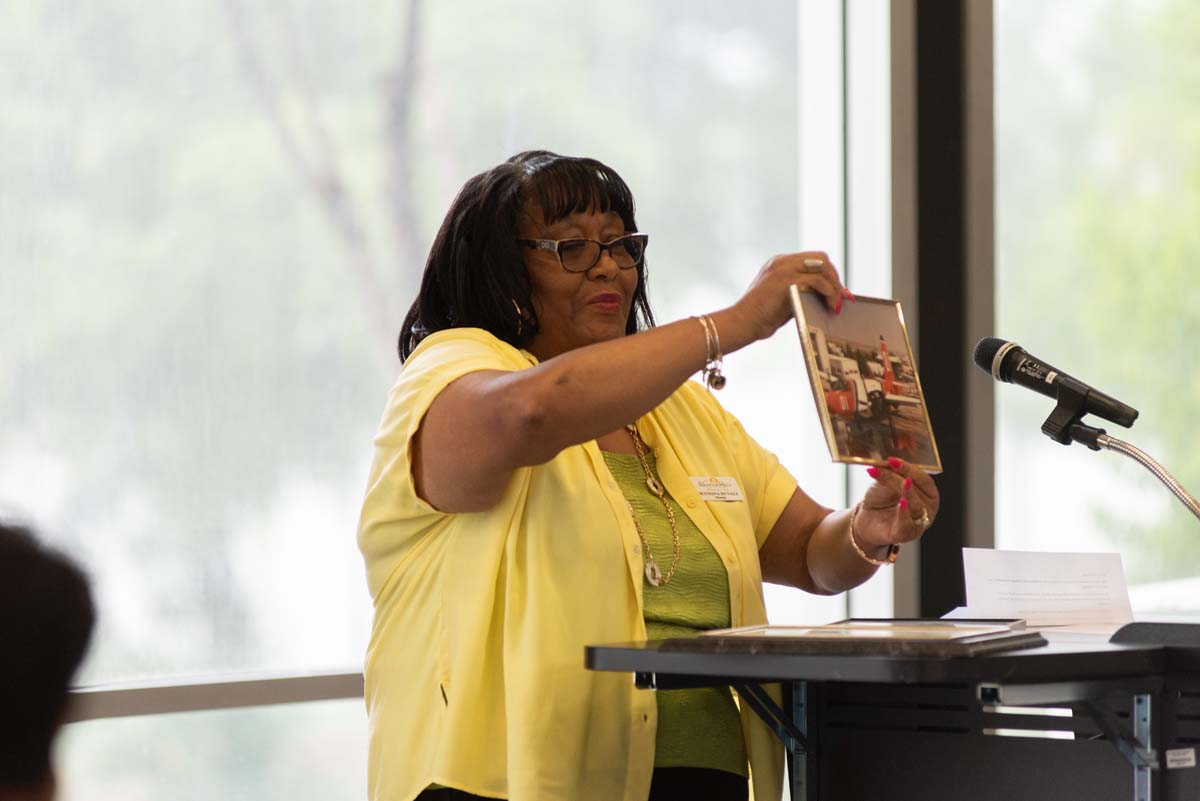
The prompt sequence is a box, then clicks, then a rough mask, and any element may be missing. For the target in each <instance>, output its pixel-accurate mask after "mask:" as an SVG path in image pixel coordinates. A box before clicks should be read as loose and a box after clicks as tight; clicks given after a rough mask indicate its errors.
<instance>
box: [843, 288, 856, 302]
mask: <svg viewBox="0 0 1200 801" xmlns="http://www.w3.org/2000/svg"><path fill="white" fill-rule="evenodd" d="M842 297H843V298H846V299H847V300H854V293H853V292H851V291H850V290H849V289H843V290H842Z"/></svg>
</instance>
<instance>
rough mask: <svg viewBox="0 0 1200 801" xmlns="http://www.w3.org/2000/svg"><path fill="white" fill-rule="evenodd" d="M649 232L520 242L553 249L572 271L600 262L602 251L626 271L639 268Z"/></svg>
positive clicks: (563, 264)
mask: <svg viewBox="0 0 1200 801" xmlns="http://www.w3.org/2000/svg"><path fill="white" fill-rule="evenodd" d="M649 238H650V237H649V236H647V235H646V234H625V236H618V237H617V238H616V239H614V240H612V241H611V242H597V241H596V240H595V239H518V240H517V244H519V245H524V246H525V247H527V248H533V249H534V250H549V251H553V252H554V253H555V255H557V256H558V263H559V264H561V265H562V268H563V269H564V270H566V271H567V272H569V273H586V272H587V271H588V270H590V269H592V268H593V267H595V266H596V262H598V261H600V254H601V253H603V252H604V251H606V250H607V251H608V255H609V256H611V257H612V260H613V261H615V262H616V263H617V266H618V267H620V268H621V269H622V270H628V269H630V268H632V267H637V266H638V265H639V264H641V263H642V257H643V256H645V255H646V242H647V240H649Z"/></svg>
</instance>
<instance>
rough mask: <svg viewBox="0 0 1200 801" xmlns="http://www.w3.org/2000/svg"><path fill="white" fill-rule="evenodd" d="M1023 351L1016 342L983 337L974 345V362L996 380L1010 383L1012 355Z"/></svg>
mask: <svg viewBox="0 0 1200 801" xmlns="http://www.w3.org/2000/svg"><path fill="white" fill-rule="evenodd" d="M1024 352H1025V351H1024V350H1022V349H1021V346H1020V345H1018V344H1017V343H1016V342H1009V341H1008V340H1005V339H996V338H995V337H984V338H983V339H981V340H979V343H978V344H977V345H975V363H976V364H977V365H979V369H981V370H983V371H984V372H987V373H991V375H992V378H994V379H996V380H997V381H1004V382H1005V383H1012V380H1013V379H1012V374H1011V370H1012V367H1013V356H1015V355H1016V354H1019V353H1024Z"/></svg>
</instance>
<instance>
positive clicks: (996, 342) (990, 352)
mask: <svg viewBox="0 0 1200 801" xmlns="http://www.w3.org/2000/svg"><path fill="white" fill-rule="evenodd" d="M1007 344H1008V343H1007V342H1005V341H1004V340H1003V339H996V338H995V337H984V338H983V339H981V340H979V342H978V343H976V345H975V363H976V364H977V365H979V369H981V370H985V371H987V372H989V373H990V372H992V362H993V361H994V360H995V359H996V354H997V353H999V352H1000V349H1001V348H1002V347H1004V346H1005V345H1007Z"/></svg>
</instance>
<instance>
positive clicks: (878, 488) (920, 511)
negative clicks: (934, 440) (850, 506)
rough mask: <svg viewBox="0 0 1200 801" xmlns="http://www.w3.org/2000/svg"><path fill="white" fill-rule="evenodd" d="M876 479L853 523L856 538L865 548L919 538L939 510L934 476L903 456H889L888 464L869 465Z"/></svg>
mask: <svg viewBox="0 0 1200 801" xmlns="http://www.w3.org/2000/svg"><path fill="white" fill-rule="evenodd" d="M867 473H868V474H869V475H870V476H871V478H873V479H875V483H874V484H873V485H872V486H871V488H870V489H868V490H867V493H866V495H864V496H863V499H862V507H861V509H860V510H859V513H858V516H857V518H856V520H855V523H854V532H853V535H854V538H855V539H856V540H857V541H858V543H859V545H860V546H862V547H863V548H864V549H865V548H868V547H880V546H884V545H891V544H897V545H901V544H903V543H906V542H912V541H913V540H916V539H918V538H920V536H921V535H922V534H924V533H925V530H926V529H927V528H929V526H930V525H932V524H933V520H934V518H936V517H937V512H938V502H939V497H938V490H937V485H935V484H934V483H933V478H932V477H931V476H930V475H929V474H928V473H926V472H925V471H924V470H921V469H920V468H918V467H914V466H913V465H911V464H909V463H908V462H905V461H904V460H902V459H897V458H895V457H892V458H890V459H888V466H887V467H870V468H867Z"/></svg>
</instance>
